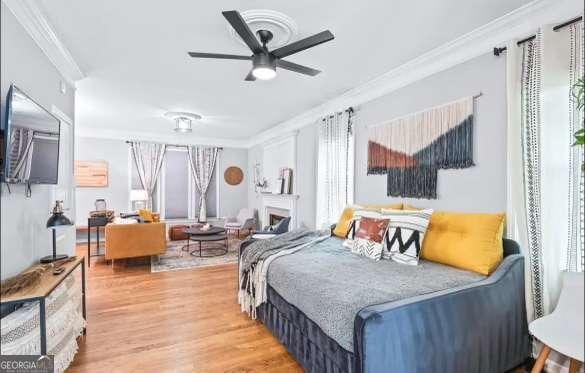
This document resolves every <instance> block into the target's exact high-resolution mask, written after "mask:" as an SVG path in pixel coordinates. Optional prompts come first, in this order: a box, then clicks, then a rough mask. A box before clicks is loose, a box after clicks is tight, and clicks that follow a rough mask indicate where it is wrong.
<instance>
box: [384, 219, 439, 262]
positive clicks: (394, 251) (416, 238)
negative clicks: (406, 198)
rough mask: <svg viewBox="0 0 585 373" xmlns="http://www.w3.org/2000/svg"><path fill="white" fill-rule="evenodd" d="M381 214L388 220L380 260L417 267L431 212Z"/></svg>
mask: <svg viewBox="0 0 585 373" xmlns="http://www.w3.org/2000/svg"><path fill="white" fill-rule="evenodd" d="M382 214H383V215H384V216H386V218H387V219H390V224H389V226H388V233H387V234H386V238H385V245H384V250H383V251H382V259H392V260H394V261H396V262H398V263H403V264H410V265H417V264H418V259H419V257H420V252H421V249H422V244H423V240H424V236H425V232H426V231H427V227H428V225H429V222H430V220H431V216H432V215H433V210H432V209H427V210H418V211H414V210H413V211H411V210H382Z"/></svg>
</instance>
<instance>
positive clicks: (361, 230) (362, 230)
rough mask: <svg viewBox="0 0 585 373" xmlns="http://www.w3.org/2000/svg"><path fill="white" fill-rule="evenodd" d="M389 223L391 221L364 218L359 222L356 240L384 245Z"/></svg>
mask: <svg viewBox="0 0 585 373" xmlns="http://www.w3.org/2000/svg"><path fill="white" fill-rule="evenodd" d="M389 223H390V220H389V219H375V218H368V217H363V218H361V219H360V220H359V227H358V229H357V231H356V232H355V236H354V238H362V239H364V240H368V241H373V242H376V243H382V240H383V239H384V234H385V233H386V229H387V228H388V224H389Z"/></svg>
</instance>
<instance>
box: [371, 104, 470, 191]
mask: <svg viewBox="0 0 585 373" xmlns="http://www.w3.org/2000/svg"><path fill="white" fill-rule="evenodd" d="M368 131H369V137H368V175H376V174H377V175H380V174H386V175H387V177H388V184H387V195H388V196H392V197H413V198H429V199H430V198H432V199H435V198H437V172H438V170H439V169H449V168H467V167H471V166H473V165H474V164H473V97H471V96H470V97H466V98H463V99H460V100H457V101H455V102H452V103H448V104H444V105H441V106H437V107H434V108H432V109H428V110H425V111H422V112H418V113H415V114H410V115H407V116H405V117H402V118H398V119H394V120H391V121H389V122H386V123H383V124H381V125H375V126H372V127H369V129H368Z"/></svg>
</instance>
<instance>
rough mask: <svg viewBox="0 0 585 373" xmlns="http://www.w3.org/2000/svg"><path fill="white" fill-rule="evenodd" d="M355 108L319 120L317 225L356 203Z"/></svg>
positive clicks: (323, 225)
mask: <svg viewBox="0 0 585 373" xmlns="http://www.w3.org/2000/svg"><path fill="white" fill-rule="evenodd" d="M353 121H354V113H353V110H351V109H348V110H345V111H343V112H338V113H334V114H332V115H328V116H326V117H324V118H322V119H321V121H320V122H319V123H318V126H319V130H318V165H317V227H318V228H324V227H326V226H328V225H329V224H331V223H333V222H335V221H337V219H338V217H339V215H340V214H341V211H342V210H343V208H344V207H345V206H346V205H349V204H352V203H353V188H354V136H353V128H352V127H353Z"/></svg>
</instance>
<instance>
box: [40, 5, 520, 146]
mask: <svg viewBox="0 0 585 373" xmlns="http://www.w3.org/2000/svg"><path fill="white" fill-rule="evenodd" d="M528 2H529V1H528V0H483V1H479V0H476V1H470V0H433V1H428V0H409V1H406V0H384V1H381V0H380V1H368V2H367V3H366V2H358V1H355V0H354V1H349V0H337V1H335V0H327V1H320V2H315V1H307V0H301V1H290V0H289V1H284V0H272V1H260V0H247V1H232V0H227V1H221V2H220V1H193V0H174V1H167V2H160V1H143V0H142V1H140V0H124V1H114V0H102V1H90V0H83V1H82V0H78V1H70V0H42V3H41V5H42V10H43V11H44V13H45V15H46V17H47V19H48V21H49V22H50V23H51V25H52V26H53V28H54V29H55V31H56V32H57V34H58V36H59V37H60V38H61V40H62V41H63V42H64V44H65V45H66V46H67V48H68V49H69V51H70V52H71V54H72V55H73V57H74V58H75V60H76V62H77V63H78V64H79V66H80V67H81V69H82V70H83V71H84V73H85V74H86V78H84V79H82V80H81V81H78V82H77V96H76V125H77V126H78V127H79V128H80V129H89V130H92V131H95V130H100V131H118V132H119V133H120V134H127V133H135V134H136V136H139V135H141V134H149V135H151V137H153V136H156V135H157V134H160V135H161V136H162V135H164V136H168V135H169V133H170V132H171V129H172V127H173V123H171V122H170V121H169V120H168V119H165V118H163V116H162V114H163V113H164V112H165V111H169V110H172V111H190V112H195V113H199V114H201V115H203V117H204V119H203V121H202V122H201V123H198V124H196V125H195V126H194V131H193V133H192V134H189V135H184V134H181V135H176V136H177V137H178V136H180V137H181V138H183V139H184V136H191V137H192V138H193V141H194V142H196V141H197V139H198V138H201V137H206V138H221V139H228V140H239V139H248V138H250V137H252V136H254V135H256V134H258V133H260V132H261V131H263V130H266V129H268V128H270V127H272V126H274V125H277V124H278V123H281V122H283V121H285V120H287V119H290V118H291V117H294V116H295V115H298V114H300V113H302V112H304V111H306V110H309V109H311V108H313V107H315V106H317V105H319V104H321V103H323V102H324V101H327V100H329V99H332V98H334V97H336V96H338V95H340V94H342V93H344V92H346V91H347V90H349V89H351V88H353V87H355V86H358V85H360V84H362V83H365V82H367V81H369V80H371V79H373V78H375V77H377V76H379V75H381V74H383V73H384V72H386V71H389V70H391V69H392V68H395V67H397V66H399V65H401V64H403V63H405V62H407V61H409V60H411V59H413V58H415V57H417V56H419V55H421V54H423V53H424V52H427V51H429V50H431V49H433V48H435V47H437V46H439V45H441V44H443V43H445V42H448V41H450V40H453V39H455V38H456V37H458V36H460V35H462V34H465V33H467V32H469V31H471V30H474V29H476V28H477V27H479V26H481V25H484V24H486V23H488V22H490V21H492V20H494V19H496V18H498V17H500V16H503V15H504V14H506V13H509V12H510V11H512V10H514V9H516V8H518V7H520V6H522V5H524V4H526V3H528ZM364 4H367V6H364ZM266 8H267V9H273V10H277V11H280V12H283V13H285V14H286V15H288V16H290V17H292V18H293V19H294V20H295V21H296V23H297V25H298V28H299V35H298V38H304V37H307V36H310V35H312V34H314V33H317V32H320V31H322V30H324V29H329V30H331V31H332V32H333V34H334V35H335V40H333V41H331V42H329V43H326V44H323V45H320V46H317V47H315V48H311V49H309V50H306V51H303V52H300V53H298V54H296V55H293V56H290V57H288V58H287V59H288V60H290V61H292V62H296V63H300V64H305V65H307V66H310V67H314V68H317V69H320V70H322V71H323V73H321V74H320V75H318V76H316V77H307V76H304V75H300V74H296V73H292V72H289V71H284V70H279V74H278V76H277V77H276V78H275V79H273V80H271V81H256V82H245V81H244V80H243V79H244V77H245V76H246V74H247V73H248V71H249V70H250V67H251V66H250V63H249V62H247V61H228V60H204V59H192V58H189V57H188V56H187V54H186V52H187V51H200V52H218V53H233V54H249V51H247V50H246V48H245V47H244V46H243V45H242V44H240V43H238V42H237V41H235V40H234V39H233V38H232V37H231V36H230V34H229V32H228V26H227V22H226V21H225V19H224V18H223V16H222V15H221V11H222V10H231V9H236V10H239V11H243V10H248V9H266Z"/></svg>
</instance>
